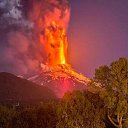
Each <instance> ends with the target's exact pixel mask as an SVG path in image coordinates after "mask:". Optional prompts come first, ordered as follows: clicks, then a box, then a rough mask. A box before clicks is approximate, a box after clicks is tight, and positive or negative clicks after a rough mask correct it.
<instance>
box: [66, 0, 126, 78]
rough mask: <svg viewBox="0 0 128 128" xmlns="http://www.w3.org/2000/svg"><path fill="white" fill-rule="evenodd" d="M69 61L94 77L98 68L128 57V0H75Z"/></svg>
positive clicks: (73, 2) (69, 34) (72, 10)
mask: <svg viewBox="0 0 128 128" xmlns="http://www.w3.org/2000/svg"><path fill="white" fill-rule="evenodd" d="M70 4H71V19H70V24H69V31H68V37H69V47H70V48H69V53H70V57H69V62H70V63H71V64H72V66H73V67H74V68H75V69H76V70H77V71H78V72H81V73H83V74H84V75H86V76H88V77H92V76H93V74H94V70H95V68H97V67H99V66H100V65H105V64H110V63H111V62H112V61H115V60H117V59H118V58H119V57H128V1H127V0H71V3H70Z"/></svg>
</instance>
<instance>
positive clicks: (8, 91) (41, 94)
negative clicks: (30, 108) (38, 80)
mask: <svg viewBox="0 0 128 128" xmlns="http://www.w3.org/2000/svg"><path fill="white" fill-rule="evenodd" d="M47 99H56V96H55V94H54V93H53V91H52V90H50V89H49V88H47V87H44V86H39V85H37V84H35V83H32V82H31V81H28V80H26V79H23V78H20V77H17V76H15V75H13V74H11V73H7V72H1V73H0V102H15V101H17V102H26V101H28V102H30V101H41V100H47Z"/></svg>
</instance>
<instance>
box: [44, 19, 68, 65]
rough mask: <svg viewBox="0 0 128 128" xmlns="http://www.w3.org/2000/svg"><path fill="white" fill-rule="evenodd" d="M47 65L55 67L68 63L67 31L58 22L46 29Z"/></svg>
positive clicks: (50, 24)
mask: <svg viewBox="0 0 128 128" xmlns="http://www.w3.org/2000/svg"><path fill="white" fill-rule="evenodd" d="M45 42H46V44H45V47H46V54H47V64H48V65H49V66H55V65H58V64H66V63H67V44H68V43H67V37H66V32H65V30H64V29H63V28H62V27H60V26H59V25H57V23H56V22H54V21H53V22H52V23H49V25H48V26H47V27H46V29H45Z"/></svg>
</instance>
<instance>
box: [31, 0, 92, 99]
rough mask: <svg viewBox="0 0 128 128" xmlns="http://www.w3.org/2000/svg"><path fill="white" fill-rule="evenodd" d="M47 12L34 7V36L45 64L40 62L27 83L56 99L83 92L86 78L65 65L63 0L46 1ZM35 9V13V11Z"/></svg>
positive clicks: (65, 12) (65, 8)
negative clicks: (56, 97)
mask: <svg viewBox="0 0 128 128" xmlns="http://www.w3.org/2000/svg"><path fill="white" fill-rule="evenodd" d="M46 3H47V4H46V5H48V8H51V10H50V11H47V10H45V7H44V8H43V9H42V7H41V5H42V4H43V3H39V4H37V5H38V6H37V7H35V5H34V8H35V9H34V11H36V12H38V14H36V15H37V17H38V18H37V19H36V26H37V27H36V35H38V37H39V40H38V41H39V43H40V46H41V47H42V50H44V52H45V59H44V60H45V61H44V62H41V73H40V74H39V75H36V76H34V77H32V78H29V80H32V81H33V82H36V83H38V84H40V85H44V86H48V87H49V88H51V89H52V90H53V91H54V92H55V93H56V94H57V96H58V97H61V96H63V94H64V93H65V92H66V91H72V90H74V89H86V88H87V83H88V82H89V81H90V79H88V78H86V77H84V76H83V75H82V74H78V73H77V72H75V71H74V70H73V69H72V68H71V66H70V65H69V64H68V59H67V57H68V52H67V51H68V40H67V36H66V31H67V27H68V21H69V17H70V8H69V5H68V1H67V0H62V1H57V0H55V1H52V0H51V1H49V2H48V1H46ZM37 10H38V11H37Z"/></svg>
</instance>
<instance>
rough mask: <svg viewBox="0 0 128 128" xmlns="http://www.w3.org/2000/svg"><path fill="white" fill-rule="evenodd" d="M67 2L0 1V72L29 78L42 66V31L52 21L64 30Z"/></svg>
mask: <svg viewBox="0 0 128 128" xmlns="http://www.w3.org/2000/svg"><path fill="white" fill-rule="evenodd" d="M69 17H70V9H69V2H68V0H27V1H26V0H10V1H8V0H4V1H3V0H0V58H1V60H0V72H1V71H6V72H11V73H14V74H17V75H18V74H21V75H29V74H30V73H35V72H37V71H38V70H39V68H40V64H41V63H45V60H46V55H45V49H44V45H43V44H45V41H44V40H43V37H44V35H45V34H44V33H43V29H44V28H45V27H47V26H48V25H47V23H48V22H52V21H56V22H57V23H58V24H59V25H60V27H62V28H65V29H66V28H67V27H68V21H69Z"/></svg>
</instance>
